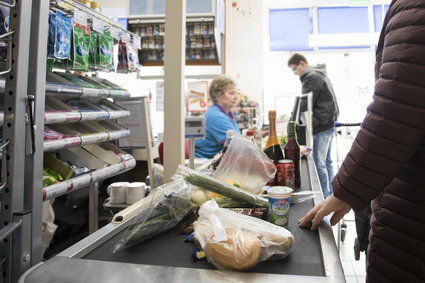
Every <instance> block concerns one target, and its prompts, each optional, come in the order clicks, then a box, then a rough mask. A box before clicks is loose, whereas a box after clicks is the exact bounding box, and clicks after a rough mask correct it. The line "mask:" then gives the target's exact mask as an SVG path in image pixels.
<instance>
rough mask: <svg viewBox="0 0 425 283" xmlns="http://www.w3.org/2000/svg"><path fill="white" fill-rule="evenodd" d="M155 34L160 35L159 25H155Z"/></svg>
mask: <svg viewBox="0 0 425 283" xmlns="http://www.w3.org/2000/svg"><path fill="white" fill-rule="evenodd" d="M152 34H153V35H159V25H154V26H153V33H152Z"/></svg>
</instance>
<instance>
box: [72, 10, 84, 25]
mask: <svg viewBox="0 0 425 283" xmlns="http://www.w3.org/2000/svg"><path fill="white" fill-rule="evenodd" d="M74 23H77V24H80V25H82V26H84V27H86V26H87V13H86V12H84V11H82V10H79V9H74Z"/></svg>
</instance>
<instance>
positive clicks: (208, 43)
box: [203, 37, 211, 47]
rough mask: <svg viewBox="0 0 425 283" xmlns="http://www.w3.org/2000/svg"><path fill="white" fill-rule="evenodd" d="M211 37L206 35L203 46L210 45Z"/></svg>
mask: <svg viewBox="0 0 425 283" xmlns="http://www.w3.org/2000/svg"><path fill="white" fill-rule="evenodd" d="M210 46H211V44H210V38H209V37H204V44H203V47H210Z"/></svg>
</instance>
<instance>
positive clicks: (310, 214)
mask: <svg viewBox="0 0 425 283" xmlns="http://www.w3.org/2000/svg"><path fill="white" fill-rule="evenodd" d="M318 209H319V207H318V206H316V207H313V208H312V209H310V211H309V212H307V214H306V215H304V217H302V218H301V219H300V220H298V225H299V226H300V227H306V226H307V225H308V223H309V222H311V221H312V220H313V219H314V217H315V216H316V213H317V210H318Z"/></svg>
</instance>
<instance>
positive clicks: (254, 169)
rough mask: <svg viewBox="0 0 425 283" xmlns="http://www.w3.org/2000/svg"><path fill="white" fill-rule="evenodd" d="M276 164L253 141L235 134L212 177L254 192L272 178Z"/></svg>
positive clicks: (259, 189) (259, 190) (258, 190)
mask: <svg viewBox="0 0 425 283" xmlns="http://www.w3.org/2000/svg"><path fill="white" fill-rule="evenodd" d="M275 174H276V166H275V165H274V164H273V162H272V161H271V160H270V158H268V156H267V155H266V154H265V153H264V152H263V151H262V150H261V149H259V148H258V147H257V146H256V145H255V144H254V143H252V142H250V141H248V140H247V139H245V138H244V137H242V136H241V135H237V134H235V136H234V137H233V139H232V141H231V142H230V145H229V147H228V149H227V151H226V153H225V154H224V156H223V159H222V160H221V162H220V165H219V166H218V167H217V170H216V172H215V174H214V177H215V178H217V179H219V180H222V181H223V182H226V183H229V184H230V185H234V186H237V187H240V188H241V189H243V190H246V191H249V192H251V193H254V194H258V193H260V192H261V190H262V188H263V187H264V186H265V185H266V183H267V182H268V181H269V180H270V179H272V178H274V176H275Z"/></svg>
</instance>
